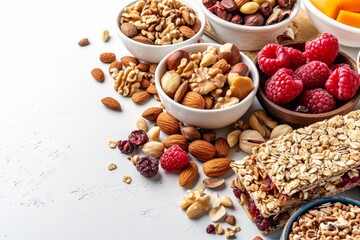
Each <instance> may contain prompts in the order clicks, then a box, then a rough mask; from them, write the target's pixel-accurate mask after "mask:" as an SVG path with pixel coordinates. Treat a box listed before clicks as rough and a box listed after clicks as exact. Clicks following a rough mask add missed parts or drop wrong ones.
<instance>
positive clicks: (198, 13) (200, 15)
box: [116, 0, 206, 50]
mask: <svg viewBox="0 0 360 240" xmlns="http://www.w3.org/2000/svg"><path fill="white" fill-rule="evenodd" d="M137 1H138V0H132V1H130V2H129V3H128V4H126V5H125V6H122V8H121V10H120V12H118V14H117V16H116V32H117V33H118V34H119V35H120V36H121V37H122V38H124V39H127V40H128V41H129V42H131V43H133V44H134V45H135V46H140V47H146V48H153V49H159V50H160V49H166V48H169V47H177V46H182V45H184V44H185V45H186V44H188V43H189V41H191V40H193V39H199V38H201V36H202V35H203V33H204V30H205V21H206V17H205V14H204V13H203V11H202V10H201V8H200V7H199V6H198V5H197V4H195V2H191V1H188V0H176V1H179V2H181V3H183V4H185V5H186V6H188V7H189V8H191V9H192V10H194V11H195V13H196V16H197V17H198V19H199V20H200V22H201V27H200V29H199V31H198V32H197V33H196V34H195V35H194V36H192V37H191V38H188V39H186V40H185V41H182V42H178V43H174V44H168V45H155V44H154V45H151V44H145V43H141V42H138V41H135V40H133V39H131V38H129V37H127V36H125V34H124V33H123V32H122V31H121V30H120V16H121V14H122V13H123V11H124V8H125V7H128V6H130V5H132V4H134V3H135V2H137Z"/></svg>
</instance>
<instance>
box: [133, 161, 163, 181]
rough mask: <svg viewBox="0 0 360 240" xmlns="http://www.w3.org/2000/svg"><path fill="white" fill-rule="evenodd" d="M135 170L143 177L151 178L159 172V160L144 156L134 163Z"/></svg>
mask: <svg viewBox="0 0 360 240" xmlns="http://www.w3.org/2000/svg"><path fill="white" fill-rule="evenodd" d="M136 170H137V171H138V172H139V173H140V174H141V175H143V176H144V177H153V176H155V175H156V174H157V172H158V171H159V160H158V159H156V158H154V157H152V156H144V157H141V158H140V159H139V161H137V162H136Z"/></svg>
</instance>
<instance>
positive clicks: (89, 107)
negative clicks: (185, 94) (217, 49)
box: [0, 0, 360, 240]
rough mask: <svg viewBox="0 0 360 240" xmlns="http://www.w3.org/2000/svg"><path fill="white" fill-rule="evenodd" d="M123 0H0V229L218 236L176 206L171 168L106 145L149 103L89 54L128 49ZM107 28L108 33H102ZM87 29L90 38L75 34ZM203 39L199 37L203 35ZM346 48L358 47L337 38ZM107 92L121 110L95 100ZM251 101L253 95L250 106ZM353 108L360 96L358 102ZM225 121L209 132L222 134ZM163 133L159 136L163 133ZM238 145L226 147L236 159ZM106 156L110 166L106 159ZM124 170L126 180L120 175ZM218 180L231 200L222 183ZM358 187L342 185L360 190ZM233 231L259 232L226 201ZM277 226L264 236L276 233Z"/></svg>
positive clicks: (23, 235) (34, 233) (74, 235)
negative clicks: (137, 160)
mask: <svg viewBox="0 0 360 240" xmlns="http://www.w3.org/2000/svg"><path fill="white" fill-rule="evenodd" d="M125 3H126V1H123V0H118V1H110V0H104V1H93V0H91V1H85V0H79V1H71V2H70V1H63V2H61V1H57V2H54V1H44V0H34V1H7V2H6V4H2V6H1V8H0V26H1V28H0V29H1V37H0V83H1V86H0V110H1V112H0V239H6V240H7V239H27V240H33V239H34V240H35V239H36V240H40V239H86V240H90V239H159V240H160V239H161V240H162V239H164V240H165V239H223V238H224V237H223V236H214V235H207V234H206V233H205V228H206V226H207V225H208V224H209V223H210V219H209V218H208V217H207V216H204V217H202V218H201V219H199V220H196V221H194V220H190V219H188V218H187V217H186V216H185V214H184V212H183V211H182V210H181V209H180V208H179V207H178V205H179V203H180V201H181V198H182V196H183V194H184V191H185V190H184V189H181V188H180V187H179V186H178V183H177V176H176V175H174V174H165V173H164V171H162V170H160V177H159V178H158V179H157V180H148V179H146V178H144V177H142V176H141V175H139V174H138V173H137V172H136V169H135V168H134V167H133V165H132V164H131V163H130V162H128V160H126V156H125V155H122V154H121V153H120V152H119V151H117V150H111V149H109V148H108V146H107V142H108V141H109V140H110V139H113V140H119V139H126V138H127V135H128V134H129V133H130V131H131V130H132V129H135V123H134V119H135V118H136V117H138V116H140V115H141V113H142V112H143V110H145V109H146V108H148V107H150V106H158V102H156V101H155V100H152V101H150V102H148V103H146V104H145V105H144V106H141V107H139V106H136V105H135V104H133V103H132V102H131V100H130V99H128V98H123V97H121V96H119V95H118V94H117V93H116V92H115V91H114V90H113V87H112V84H113V80H112V79H111V78H110V77H109V76H108V75H107V77H106V80H105V82H104V83H98V82H96V81H95V80H93V79H92V76H91V75H90V71H91V69H92V68H94V67H100V68H102V69H103V70H104V71H105V72H107V69H108V65H105V64H102V63H100V61H99V60H98V56H99V54H100V53H102V52H105V51H111V52H115V53H116V54H117V56H118V58H119V57H121V56H123V55H127V54H128V52H127V50H126V49H125V48H124V46H123V45H122V43H121V42H120V41H119V39H118V38H117V37H116V35H115V19H116V15H117V12H118V11H119V10H120V8H121V6H122V5H124V4H125ZM103 29H108V30H109V31H110V34H111V39H110V41H109V42H108V43H104V42H102V40H101V39H100V33H101V31H102V30H103ZM83 37H88V38H89V39H90V41H91V44H90V45H89V46H87V47H84V48H80V47H79V46H78V45H77V42H78V41H79V40H80V39H81V38H83ZM205 39H206V40H208V39H207V38H205ZM343 50H344V51H346V52H348V53H349V54H350V55H351V56H352V57H353V58H355V55H356V53H357V51H358V50H359V49H349V48H343ZM106 96H112V97H114V98H116V99H118V100H119V101H120V103H121V104H122V107H123V111H122V112H114V111H110V110H108V109H106V108H105V107H104V106H103V105H102V104H101V102H100V100H101V99H102V98H103V97H106ZM257 107H258V103H257V102H256V103H254V105H253V106H252V110H254V109H256V108H257ZM357 108H359V105H358V106H357ZM224 134H225V131H220V132H218V135H219V136H221V135H224ZM163 137H164V136H163ZM242 156H243V155H241V154H238V153H237V154H235V153H232V155H231V157H233V158H235V159H238V158H241V157H242ZM110 162H114V163H116V164H117V165H118V169H117V170H115V171H112V172H109V171H108V170H107V165H108V164H109V163H110ZM124 175H129V176H131V177H133V183H132V184H130V185H127V184H125V183H123V182H122V181H121V178H122V176H124ZM230 178H231V177H229V178H228V179H227V185H226V188H225V189H222V190H221V191H219V194H227V195H229V196H231V198H232V199H233V200H234V201H235V198H234V197H233V195H232V193H231V191H230V189H229V184H228V183H229V181H230ZM359 193H360V189H355V190H353V191H351V192H348V193H347V194H345V195H346V196H350V197H354V198H357V199H360V198H359ZM229 212H230V213H232V214H235V216H236V217H237V221H238V224H239V225H240V226H241V227H242V229H243V230H242V231H241V232H239V233H238V234H237V236H238V239H245V240H247V239H252V237H254V236H255V235H259V233H258V231H257V230H256V228H255V226H254V225H253V224H252V223H251V222H250V220H249V219H248V218H247V216H245V214H244V212H243V210H242V208H241V207H240V206H239V205H237V204H235V208H234V209H232V210H229ZM278 236H279V233H276V234H272V235H270V236H269V237H267V238H264V239H278Z"/></svg>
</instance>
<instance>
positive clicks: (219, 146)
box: [214, 137, 230, 158]
mask: <svg viewBox="0 0 360 240" xmlns="http://www.w3.org/2000/svg"><path fill="white" fill-rule="evenodd" d="M214 146H215V149H216V156H217V157H219V158H223V157H227V156H228V155H229V153H230V146H229V144H228V142H227V141H226V139H225V138H222V137H220V138H217V139H216V140H215V143H214Z"/></svg>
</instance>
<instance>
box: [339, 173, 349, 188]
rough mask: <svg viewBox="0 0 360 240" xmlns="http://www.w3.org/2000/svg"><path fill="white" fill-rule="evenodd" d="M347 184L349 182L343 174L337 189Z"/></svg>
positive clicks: (347, 177)
mask: <svg viewBox="0 0 360 240" xmlns="http://www.w3.org/2000/svg"><path fill="white" fill-rule="evenodd" d="M349 182H350V178H349V176H348V175H347V174H345V175H344V176H342V182H341V183H339V185H338V187H340V188H342V187H345V186H346V185H347V184H348V183H349Z"/></svg>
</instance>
